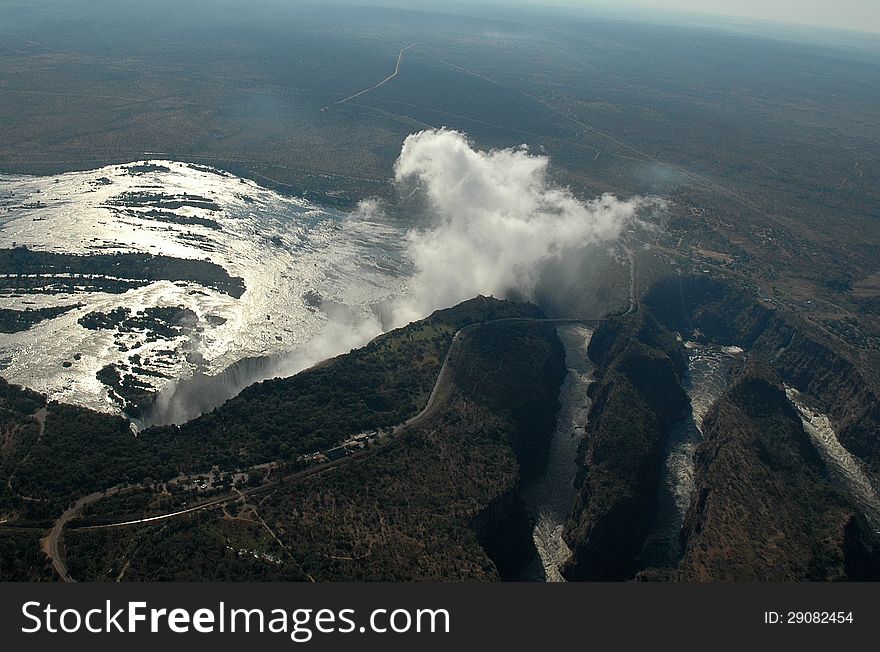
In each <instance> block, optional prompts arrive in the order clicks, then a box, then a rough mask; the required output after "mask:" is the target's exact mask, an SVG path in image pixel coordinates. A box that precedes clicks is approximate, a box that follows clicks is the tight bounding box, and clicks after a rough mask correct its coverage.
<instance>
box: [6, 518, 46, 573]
mask: <svg viewBox="0 0 880 652" xmlns="http://www.w3.org/2000/svg"><path fill="white" fill-rule="evenodd" d="M43 534H44V532H43V530H41V529H38V528H34V529H20V530H11V529H9V530H7V529H2V528H0V582H45V581H53V580H55V579H56V577H57V576H56V575H55V571H54V570H53V569H52V564H51V562H50V561H49V560H48V559H47V558H46V556H45V555H44V554H43V551H42V550H40V539H41V538H42V537H43Z"/></svg>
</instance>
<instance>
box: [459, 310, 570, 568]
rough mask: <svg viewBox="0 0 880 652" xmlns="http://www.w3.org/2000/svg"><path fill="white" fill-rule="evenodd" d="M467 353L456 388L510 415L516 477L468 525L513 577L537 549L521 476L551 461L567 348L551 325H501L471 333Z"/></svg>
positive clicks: (506, 416)
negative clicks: (550, 452) (548, 454)
mask: <svg viewBox="0 0 880 652" xmlns="http://www.w3.org/2000/svg"><path fill="white" fill-rule="evenodd" d="M468 354H469V355H468V357H467V358H466V360H465V362H464V363H463V364H462V366H461V368H460V371H459V373H458V374H457V375H456V378H455V384H456V386H457V387H458V388H459V389H458V391H460V392H461V393H462V394H464V395H466V396H467V397H468V399H469V400H472V401H474V402H475V403H477V404H478V405H480V406H481V407H483V408H486V409H488V410H490V411H491V412H492V413H494V414H496V415H499V416H500V417H501V418H503V419H505V421H506V423H507V428H506V432H505V435H504V438H505V444H506V445H507V446H509V447H510V450H511V452H512V453H513V456H514V457H515V459H516V465H517V467H518V468H517V480H516V481H515V482H514V483H509V484H507V485H505V486H501V487H500V491H501V493H500V494H499V495H498V496H497V497H496V498H495V499H494V500H492V501H491V502H490V503H489V504H488V505H486V506H485V507H484V508H483V509H482V510H481V511H480V512H479V513H478V514H477V515H476V516H475V517H474V519H473V520H472V522H471V527H472V528H473V530H474V532H475V533H476V535H477V539H478V541H479V543H480V545H481V546H482V548H483V550H484V551H485V552H486V554H487V555H488V557H489V558H490V559H491V560H492V562H493V563H494V564H495V567H496V568H497V570H498V574H499V576H500V577H501V579H511V578H514V577H516V576H517V575H518V574H519V572H520V571H521V570H522V569H523V568H524V567H525V566H526V565H527V564H528V563H529V562H530V561H531V559H532V558H533V557H534V556H535V555H536V554H537V553H536V551H535V546H534V541H533V539H532V528H533V525H534V523H533V520H532V516H531V515H530V514H529V512H528V511H527V510H526V508H525V504H524V503H523V500H522V498H521V497H520V495H519V480H520V479H522V478H524V477H528V476H529V475H531V474H534V473H538V472H540V471H541V470H542V469H543V467H544V465H545V464H546V460H547V451H548V448H549V445H550V437H551V435H552V433H553V429H554V427H555V425H556V413H557V412H558V411H559V388H560V386H561V385H562V381H563V380H564V378H565V375H566V373H567V370H566V367H565V349H564V348H563V346H562V342H560V340H559V338H558V337H557V335H556V330H555V328H554V327H553V326H551V325H548V324H533V325H524V324H517V325H511V324H496V325H492V326H488V327H484V328H482V329H480V330H479V331H477V332H476V333H475V334H474V335H473V338H472V342H471V344H470V348H469V351H468Z"/></svg>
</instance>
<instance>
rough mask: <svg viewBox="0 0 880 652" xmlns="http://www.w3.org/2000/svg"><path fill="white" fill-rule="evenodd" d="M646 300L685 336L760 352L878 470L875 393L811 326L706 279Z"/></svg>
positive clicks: (662, 287)
mask: <svg viewBox="0 0 880 652" xmlns="http://www.w3.org/2000/svg"><path fill="white" fill-rule="evenodd" d="M645 305H646V306H648V308H649V309H650V311H651V312H652V314H654V315H655V316H656V317H657V319H658V321H660V322H661V323H663V324H664V325H665V326H666V327H667V328H670V329H672V330H677V331H679V332H681V333H684V334H685V335H686V336H687V337H690V338H694V339H703V340H706V341H710V342H717V343H720V344H735V345H738V346H741V347H743V348H745V349H747V350H748V351H749V353H750V354H751V355H752V356H754V357H761V358H763V359H764V360H765V363H766V364H767V365H768V366H769V367H771V368H772V369H773V371H774V372H775V373H776V374H777V375H778V376H779V377H780V378H781V380H782V382H784V383H785V384H787V385H789V386H791V387H794V388H796V389H797V390H799V391H801V392H803V393H804V394H807V395H809V396H811V397H813V398H814V399H815V400H816V401H817V402H818V404H819V405H821V406H823V409H824V410H825V411H827V413H828V414H829V416H830V417H831V419H832V424H833V426H834V429H835V431H836V432H837V436H838V438H839V439H840V442H841V443H842V444H843V445H844V446H845V447H846V448H847V449H849V451H850V452H852V453H853V454H854V455H856V456H858V457H859V458H861V459H862V460H864V461H865V462H867V463H868V465H869V466H870V467H871V468H872V469H874V471H880V398H878V395H877V391H876V388H875V387H873V386H872V385H871V383H870V382H868V381H867V380H866V378H865V377H864V376H863V374H862V373H861V372H860V371H859V370H858V368H857V366H856V365H855V364H854V363H853V362H852V360H851V359H850V358H849V354H848V353H847V352H846V351H843V350H841V348H840V347H839V346H833V345H831V344H830V343H829V342H827V339H826V336H824V335H823V334H822V333H821V332H820V331H818V330H817V329H816V328H815V327H813V326H811V325H810V324H808V323H807V322H805V321H803V320H802V319H800V318H799V317H797V316H795V315H791V314H784V313H782V312H781V311H777V310H774V309H772V308H771V307H769V306H766V305H765V304H763V303H761V302H760V301H759V300H758V299H757V298H756V297H755V296H754V294H753V293H750V292H747V291H745V290H742V289H740V288H737V287H735V286H733V285H731V284H729V283H726V282H723V281H719V280H716V279H711V278H707V277H678V278H671V279H666V280H664V281H661V282H659V283H657V284H656V285H655V286H654V287H653V288H652V289H651V291H650V292H649V293H648V296H647V297H646V298H645Z"/></svg>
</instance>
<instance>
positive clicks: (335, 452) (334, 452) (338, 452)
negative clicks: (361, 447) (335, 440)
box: [324, 446, 348, 462]
mask: <svg viewBox="0 0 880 652" xmlns="http://www.w3.org/2000/svg"><path fill="white" fill-rule="evenodd" d="M346 455H348V451H347V450H346V449H345V446H337V447H336V448H331V449H330V450H328V451H326V452H325V453H324V456H325V457H326V458H327V459H328V460H330V461H331V462H334V461H336V460H340V459H342V458H343V457H345V456H346Z"/></svg>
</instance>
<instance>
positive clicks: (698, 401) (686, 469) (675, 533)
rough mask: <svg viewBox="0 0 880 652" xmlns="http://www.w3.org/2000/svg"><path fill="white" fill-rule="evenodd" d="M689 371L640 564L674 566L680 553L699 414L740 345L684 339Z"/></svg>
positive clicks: (722, 383)
mask: <svg viewBox="0 0 880 652" xmlns="http://www.w3.org/2000/svg"><path fill="white" fill-rule="evenodd" d="M685 349H686V351H687V358H688V372H687V375H686V376H685V379H684V389H685V392H687V395H688V397H689V398H690V401H691V409H690V410H689V412H688V413H687V414H686V415H685V416H684V418H683V419H681V420H680V421H679V422H678V423H676V424H675V425H674V426H673V429H672V432H671V434H670V437H669V444H668V445H667V449H666V469H665V474H664V479H663V486H662V487H661V490H660V496H659V501H658V506H657V515H656V516H655V519H654V526H653V530H652V533H651V535H650V536H649V537H648V539H647V541H646V542H645V545H644V547H643V548H642V552H641V554H640V565H641V566H642V567H643V568H648V567H658V568H663V567H670V566H674V565H675V563H676V562H677V561H678V558H679V557H680V555H681V540H680V535H681V527H682V524H683V523H684V517H685V514H686V513H687V510H688V507H690V501H691V495H692V494H693V491H694V453H695V452H696V449H697V446H698V445H699V443H700V442H701V441H702V440H703V418H704V417H705V416H706V413H707V412H708V411H709V408H711V407H712V404H713V403H715V401H717V400H718V399H719V398H721V395H722V394H723V393H724V391H725V390H726V389H727V387H728V385H729V384H730V380H731V370H732V367H733V364H734V362H735V360H736V359H737V358H739V357H741V356H742V355H743V351H742V349H740V348H737V347H732V346H721V345H718V344H702V343H698V342H686V343H685Z"/></svg>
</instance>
